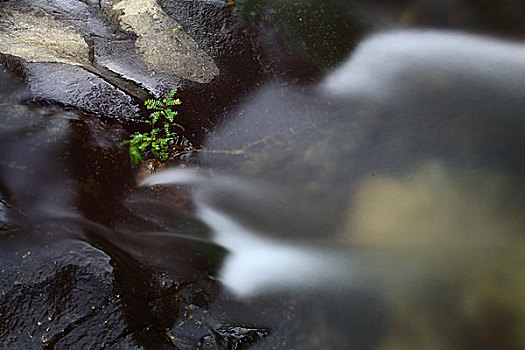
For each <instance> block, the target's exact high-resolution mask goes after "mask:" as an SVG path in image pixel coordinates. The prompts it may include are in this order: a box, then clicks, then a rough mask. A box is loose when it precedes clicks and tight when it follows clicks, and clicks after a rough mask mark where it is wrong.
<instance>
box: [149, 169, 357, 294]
mask: <svg viewBox="0 0 525 350" xmlns="http://www.w3.org/2000/svg"><path fill="white" fill-rule="evenodd" d="M243 182H244V181H243V180H241V179H235V178H232V177H217V178H214V177H208V176H206V175H204V174H203V173H202V172H200V171H198V170H196V169H170V170H167V171H164V172H160V173H158V174H155V175H152V176H150V177H149V178H147V179H146V180H145V181H144V182H143V183H142V184H141V185H142V186H154V185H159V184H178V185H181V184H183V185H197V186H200V188H199V189H197V191H196V193H195V196H194V197H195V201H196V206H197V209H196V215H197V216H198V217H199V218H200V219H201V220H202V221H203V222H204V223H206V224H207V225H208V226H209V227H210V228H211V229H212V231H213V233H214V236H213V238H212V241H213V242H214V243H216V244H218V245H220V246H222V247H224V248H226V250H227V251H228V254H227V255H226V257H225V259H224V262H223V264H222V267H221V269H220V271H219V276H218V278H219V279H220V280H221V282H222V283H223V285H224V286H225V287H226V288H227V289H229V290H231V291H232V292H234V293H235V294H237V295H238V296H240V297H253V296H255V295H259V294H263V293H268V292H276V291H287V290H292V289H296V288H300V289H301V290H308V289H311V288H316V289H319V288H321V289H322V288H324V286H330V288H334V287H335V286H337V287H344V286H350V285H351V283H352V282H351V281H352V280H353V278H354V277H355V272H356V269H355V268H352V264H351V263H350V261H349V258H348V257H347V256H345V255H343V254H342V253H341V252H340V251H337V250H336V249H333V248H332V249H329V248H326V249H322V248H319V247H314V246H310V245H308V244H306V243H304V242H303V243H301V242H286V241H284V240H278V239H271V238H267V237H264V236H263V234H261V233H259V232H256V231H254V230H252V229H250V228H247V227H245V226H243V225H242V224H241V223H239V222H237V221H236V220H235V219H234V218H233V217H231V216H228V215H227V214H225V213H224V212H221V210H220V209H219V208H214V207H212V206H211V203H212V201H210V200H208V199H207V198H208V196H213V195H214V192H215V191H216V190H219V191H220V189H221V188H222V189H223V188H224V187H230V191H233V192H236V195H237V197H238V198H239V199H240V200H242V198H243V197H244V196H245V195H246V194H248V195H249V193H250V192H253V190H255V189H253V188H252V187H248V186H243V185H246V184H245V183H244V184H243ZM245 189H250V190H249V191H248V192H244V190H245ZM257 191H258V192H260V193H262V192H264V189H262V188H258V189H257ZM219 193H220V192H219ZM222 193H223V192H222Z"/></svg>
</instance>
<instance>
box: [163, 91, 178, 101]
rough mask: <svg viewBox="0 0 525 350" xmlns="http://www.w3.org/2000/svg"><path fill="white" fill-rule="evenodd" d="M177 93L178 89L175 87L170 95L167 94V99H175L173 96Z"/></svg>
mask: <svg viewBox="0 0 525 350" xmlns="http://www.w3.org/2000/svg"><path fill="white" fill-rule="evenodd" d="M176 93H177V89H173V90H171V91H170V92H168V96H166V100H167V101H171V100H173V97H174V96H175V94H176Z"/></svg>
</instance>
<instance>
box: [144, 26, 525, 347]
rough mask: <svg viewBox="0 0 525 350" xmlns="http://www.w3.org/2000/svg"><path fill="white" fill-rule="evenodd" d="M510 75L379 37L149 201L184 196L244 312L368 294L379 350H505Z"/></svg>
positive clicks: (244, 124) (518, 104) (413, 40)
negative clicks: (252, 302)
mask: <svg viewBox="0 0 525 350" xmlns="http://www.w3.org/2000/svg"><path fill="white" fill-rule="evenodd" d="M523 62H525V46H524V45H523V44H521V43H512V42H503V41H499V40H496V39H491V38H485V37H478V36H471V35H466V34H461V33H454V32H439V31H430V32H428V31H400V32H391V33H383V34H378V35H375V36H372V37H371V38H369V39H368V40H366V41H365V42H363V43H362V44H361V45H360V46H359V47H358V48H357V50H356V52H355V54H354V55H352V56H351V57H350V58H349V59H348V61H347V62H346V63H344V64H343V65H342V66H341V67H340V68H339V69H337V70H335V71H334V72H333V73H331V74H330V75H329V76H328V77H327V78H326V79H325V80H324V81H322V82H321V83H320V84H319V85H318V86H315V87H313V88H312V89H309V88H303V89H294V88H290V87H286V88H281V87H275V86H269V87H265V88H263V89H261V91H260V92H259V93H258V94H255V95H254V96H252V97H251V98H249V99H247V100H246V101H245V103H244V104H242V105H241V106H239V107H238V110H237V111H236V112H235V113H234V115H238V116H240V117H234V118H232V120H231V121H230V122H229V123H227V124H225V125H223V126H222V127H221V128H219V130H218V131H217V133H216V134H215V135H213V136H211V137H209V138H208V139H207V140H206V142H205V143H206V146H207V148H206V149H205V150H204V151H203V152H201V153H200V154H199V160H200V164H201V165H202V167H203V168H204V170H201V172H197V173H196V172H195V170H188V169H181V170H178V171H171V172H167V173H165V174H162V173H161V174H159V175H156V176H154V177H152V178H151V179H150V180H149V182H148V181H147V182H146V184H148V183H149V184H153V183H162V182H175V183H182V184H184V183H185V184H188V183H190V184H191V185H192V186H193V188H194V193H195V195H194V200H195V202H196V203H197V208H201V209H200V211H198V212H199V214H200V216H201V218H202V219H203V221H205V222H206V223H208V225H209V226H211V228H212V230H214V231H215V238H214V240H215V242H217V243H218V244H221V245H223V246H224V247H225V248H227V250H228V251H229V254H230V256H229V258H228V257H227V258H226V262H225V264H224V266H223V267H222V273H221V275H220V276H221V278H222V281H223V283H225V284H226V285H227V286H229V287H231V288H232V289H233V290H234V291H237V292H238V293H239V294H241V295H244V296H246V295H248V296H249V295H256V294H258V293H261V292H262V293H263V294H264V293H265V292H266V291H267V290H270V291H273V292H274V291H275V290H276V289H279V288H281V289H288V290H292V291H294V293H299V294H301V293H304V292H305V290H306V289H309V288H311V287H315V288H313V289H314V290H317V291H318V293H319V294H318V295H322V296H323V295H324V296H325V297H326V296H327V295H330V297H329V299H330V302H333V303H336V304H337V305H339V306H340V307H341V308H342V309H345V306H344V305H346V303H347V302H348V301H349V300H350V299H351V298H352V296H353V295H354V294H355V290H367V291H369V293H370V294H371V295H373V296H374V300H376V301H378V302H379V303H381V304H384V305H385V308H386V309H387V310H388V314H389V315H390V333H389V335H388V336H387V337H386V338H385V339H384V340H383V341H382V343H381V345H380V346H379V347H378V348H380V349H398V348H425V349H427V348H432V349H450V348H462V349H480V348H487V349H489V348H490V349H492V348H505V349H519V348H522V347H523V346H525V339H524V338H523V336H522V335H521V332H520V331H519V330H521V329H523V327H524V326H525V304H523V303H521V301H520V299H521V298H520V295H521V294H523V292H525V290H524V287H523V273H522V270H523V269H522V268H521V266H523V264H524V263H525V261H524V258H523V256H524V255H523V252H524V249H525V248H524V247H525V245H524V244H523V243H524V242H523V229H524V227H525V226H524V225H525V222H524V219H523V212H524V209H525V202H524V200H523V198H524V196H523V194H524V193H525V192H524V185H525V183H524V182H523V175H524V172H525V168H524V166H523V164H524V163H523V154H525V142H524V141H523V134H524V132H525V120H524V115H525V79H524V77H525V76H524V75H523V72H524V71H525V63H523ZM207 169H213V171H212V172H211V175H210V176H203V175H202V173H207V172H208V170H207ZM225 178H226V179H230V181H226V182H225V181H224V179H225ZM192 179H193V180H192ZM247 183H249V184H251V186H247ZM254 193H255V195H254ZM256 193H260V194H261V195H259V196H258V195H256ZM267 194H272V196H273V195H274V194H275V197H273V198H275V201H274V202H272V201H271V200H270V201H269V200H267V198H266V195H267ZM259 199H261V200H259ZM247 208H248V209H247ZM272 217H273V219H274V220H273V221H272V219H271V218H272ZM305 222H306V223H308V224H307V225H304V223H305ZM294 223H296V227H295V228H297V227H301V229H300V230H297V229H294ZM313 240H315V241H313ZM319 243H320V244H323V245H324V246H325V247H329V248H326V249H325V250H324V251H322V250H320V249H318V247H316V246H318V245H319ZM330 247H331V248H330ZM341 247H345V249H346V250H347V252H346V253H345V254H346V259H345V258H342V257H341V254H342V252H341ZM241 261H242V262H241ZM305 271H308V272H307V273H305ZM334 280H336V281H338V282H341V281H346V282H348V283H347V285H346V286H345V283H340V284H334V283H333V282H334ZM349 281H351V283H350V282H349ZM305 286H308V288H305ZM319 286H320V287H319ZM326 286H330V288H332V291H333V290H335V292H332V293H328V292H327V290H329V289H330V288H326ZM348 286H351V287H350V288H348ZM352 290H353V291H354V292H352ZM379 290H380V291H381V292H378V291H379ZM321 299H322V298H321ZM327 307H328V304H327ZM348 310H350V309H348ZM332 315H335V314H332ZM379 315H380V313H379V314H377V315H376V316H377V317H379V318H381V317H382V316H379ZM353 317H359V316H358V315H354V316H353ZM349 318H351V317H350V316H349ZM345 322H347V326H348V327H350V326H351V322H350V321H349V319H346V321H345ZM343 327H345V326H343Z"/></svg>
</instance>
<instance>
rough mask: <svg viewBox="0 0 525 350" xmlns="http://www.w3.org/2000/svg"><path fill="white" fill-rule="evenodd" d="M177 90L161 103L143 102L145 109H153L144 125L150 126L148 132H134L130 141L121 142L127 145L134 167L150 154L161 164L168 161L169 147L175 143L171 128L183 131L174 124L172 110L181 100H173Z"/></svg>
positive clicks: (174, 133) (171, 92) (157, 101)
mask: <svg viewBox="0 0 525 350" xmlns="http://www.w3.org/2000/svg"><path fill="white" fill-rule="evenodd" d="M176 93H177V89H173V90H171V91H170V92H169V93H168V95H167V96H166V98H164V99H162V101H159V100H155V99H148V100H146V101H144V105H145V106H146V108H147V109H154V110H155V111H154V112H153V113H151V114H150V116H149V118H150V119H149V120H147V121H146V123H148V124H151V131H150V132H145V133H141V132H136V133H134V134H132V135H131V136H130V140H126V141H124V142H123V144H124V145H129V158H130V160H131V164H133V165H134V166H135V165H137V164H140V163H142V162H144V157H145V156H146V155H147V154H148V153H149V152H151V154H153V156H154V157H155V158H157V159H158V160H159V161H161V162H165V161H166V160H168V156H169V152H168V150H169V146H170V144H172V143H174V142H175V135H176V132H173V131H172V129H173V127H177V128H180V129H182V130H184V128H183V127H182V125H180V124H178V123H176V122H175V117H176V116H177V114H178V113H177V112H176V111H173V110H172V108H173V106H175V105H180V104H181V100H179V99H178V98H177V99H175V98H174V97H175V94H176Z"/></svg>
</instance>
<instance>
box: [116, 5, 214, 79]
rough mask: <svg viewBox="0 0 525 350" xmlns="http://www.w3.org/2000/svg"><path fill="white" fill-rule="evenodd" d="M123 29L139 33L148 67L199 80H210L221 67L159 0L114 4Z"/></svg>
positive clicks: (139, 48)
mask: <svg viewBox="0 0 525 350" xmlns="http://www.w3.org/2000/svg"><path fill="white" fill-rule="evenodd" d="M111 11H112V12H113V13H116V14H117V20H118V22H119V23H120V26H121V28H122V29H123V30H125V31H128V32H131V33H133V34H136V35H137V36H138V38H137V40H136V42H135V46H136V49H137V53H138V54H139V56H140V57H141V58H142V60H143V61H144V62H145V63H146V65H147V66H148V68H150V69H151V70H152V71H155V72H161V73H168V74H173V75H176V76H180V77H182V78H185V79H189V80H193V81H196V82H199V83H207V82H209V81H211V80H212V79H213V78H214V77H215V76H216V75H218V74H219V69H218V68H217V66H216V65H215V63H214V62H213V59H212V58H211V57H209V56H208V55H207V54H206V53H205V52H204V51H203V50H201V49H200V48H199V47H198V45H197V43H196V42H195V41H194V40H193V39H192V38H191V37H190V36H189V35H188V34H186V33H185V32H184V31H183V30H182V27H181V26H180V25H179V24H178V23H177V22H175V21H174V20H173V19H172V18H170V17H169V16H168V15H167V14H166V12H164V10H162V8H161V7H160V6H159V5H158V4H157V2H156V1H155V0H147V1H134V0H124V1H121V2H118V3H116V4H115V5H113V6H112V8H111Z"/></svg>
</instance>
